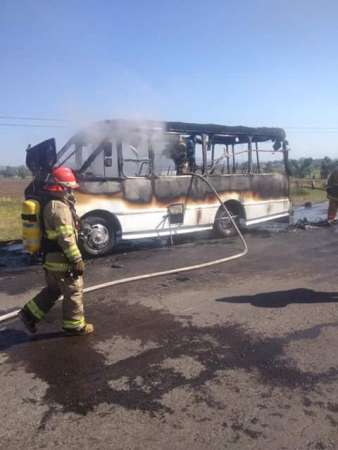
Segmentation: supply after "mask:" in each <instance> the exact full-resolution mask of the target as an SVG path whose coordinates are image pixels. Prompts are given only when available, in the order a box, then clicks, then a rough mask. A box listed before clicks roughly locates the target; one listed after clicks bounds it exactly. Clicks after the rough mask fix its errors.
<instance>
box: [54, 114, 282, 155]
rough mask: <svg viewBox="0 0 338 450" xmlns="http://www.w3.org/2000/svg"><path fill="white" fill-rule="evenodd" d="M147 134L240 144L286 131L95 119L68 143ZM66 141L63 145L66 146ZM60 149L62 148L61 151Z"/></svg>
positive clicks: (273, 137)
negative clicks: (204, 137) (201, 137)
mask: <svg viewBox="0 0 338 450" xmlns="http://www.w3.org/2000/svg"><path fill="white" fill-rule="evenodd" d="M130 132H134V133H138V132H139V133H147V132H149V133H150V134H152V133H156V132H162V133H163V132H164V133H177V134H190V135H203V134H204V135H208V136H209V137H212V140H213V142H214V143H217V144H241V143H248V142H249V141H251V142H265V141H269V140H271V141H274V142H283V141H284V140H285V138H286V134H285V131H284V130H283V129H282V128H268V127H258V128H253V127H244V126H226V125H216V124H210V123H208V124H200V123H189V122H160V121H152V120H145V121H134V120H122V119H121V120H105V121H100V122H95V123H94V124H93V125H91V126H89V127H87V128H85V129H84V130H82V131H80V132H79V133H77V134H76V135H75V136H73V137H72V138H71V139H70V141H68V143H67V144H69V143H70V142H72V143H74V142H77V143H85V142H88V141H90V140H92V139H94V138H98V139H105V138H106V139H109V137H111V136H113V135H114V136H116V137H117V138H118V137H119V135H120V136H121V137H123V135H125V133H130ZM67 144H66V145H67ZM60 152H62V149H61V150H60Z"/></svg>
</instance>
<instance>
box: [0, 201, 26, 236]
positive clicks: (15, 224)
mask: <svg viewBox="0 0 338 450" xmlns="http://www.w3.org/2000/svg"><path fill="white" fill-rule="evenodd" d="M21 203H22V200H21V199H13V198H9V197H0V217H1V220H0V241H12V240H15V239H21V221H20V214H21Z"/></svg>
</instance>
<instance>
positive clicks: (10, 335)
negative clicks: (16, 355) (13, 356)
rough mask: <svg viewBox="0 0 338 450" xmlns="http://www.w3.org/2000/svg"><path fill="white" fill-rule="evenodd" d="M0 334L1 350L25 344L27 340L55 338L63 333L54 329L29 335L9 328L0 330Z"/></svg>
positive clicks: (61, 336) (62, 335)
mask: <svg viewBox="0 0 338 450" xmlns="http://www.w3.org/2000/svg"><path fill="white" fill-rule="evenodd" d="M0 336H1V342H0V351H1V352H3V351H5V350H8V349H10V348H11V347H15V346H16V345H20V344H25V343H28V342H38V341H47V340H50V339H55V338H63V337H64V333H62V332H61V331H55V332H51V333H44V334H37V335H29V334H27V333H25V332H24V331H21V330H17V329H11V328H9V329H5V330H3V331H0Z"/></svg>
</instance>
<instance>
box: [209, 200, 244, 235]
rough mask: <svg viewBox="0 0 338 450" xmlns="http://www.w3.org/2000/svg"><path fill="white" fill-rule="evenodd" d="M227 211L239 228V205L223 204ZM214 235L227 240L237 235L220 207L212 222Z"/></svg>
mask: <svg viewBox="0 0 338 450" xmlns="http://www.w3.org/2000/svg"><path fill="white" fill-rule="evenodd" d="M225 206H226V208H227V210H228V211H229V212H230V214H231V217H232V218H233V219H234V221H235V223H236V225H237V226H238V228H239V226H240V219H241V208H240V205H237V204H235V203H233V204H227V203H226V204H225ZM214 233H215V234H216V236H217V237H221V238H229V237H234V236H236V235H237V231H236V229H235V227H234V226H233V224H232V222H231V220H230V218H229V216H228V214H227V213H226V212H225V211H224V208H223V207H222V206H220V207H219V208H218V211H217V213H216V216H215V221H214Z"/></svg>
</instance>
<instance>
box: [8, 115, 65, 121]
mask: <svg viewBox="0 0 338 450" xmlns="http://www.w3.org/2000/svg"><path fill="white" fill-rule="evenodd" d="M0 119H1V120H4V119H5V120H40V121H44V122H70V121H69V120H67V119H56V118H53V117H27V116H0Z"/></svg>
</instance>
